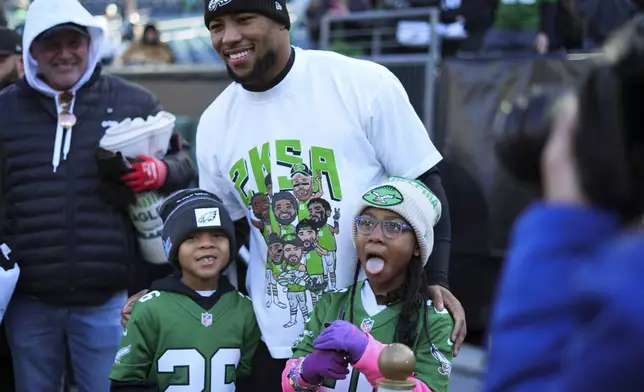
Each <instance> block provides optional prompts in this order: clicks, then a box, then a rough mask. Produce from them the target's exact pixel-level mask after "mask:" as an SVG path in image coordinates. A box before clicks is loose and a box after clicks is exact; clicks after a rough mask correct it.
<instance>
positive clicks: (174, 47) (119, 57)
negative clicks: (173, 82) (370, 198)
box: [0, 0, 644, 66]
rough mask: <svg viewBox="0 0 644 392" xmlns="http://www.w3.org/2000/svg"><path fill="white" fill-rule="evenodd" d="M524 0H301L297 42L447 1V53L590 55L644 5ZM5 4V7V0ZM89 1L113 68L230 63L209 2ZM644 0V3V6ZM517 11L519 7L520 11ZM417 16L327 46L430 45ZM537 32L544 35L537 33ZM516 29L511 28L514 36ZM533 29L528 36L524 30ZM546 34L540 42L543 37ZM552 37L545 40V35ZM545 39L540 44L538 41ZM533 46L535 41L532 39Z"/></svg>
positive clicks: (18, 12)
mask: <svg viewBox="0 0 644 392" xmlns="http://www.w3.org/2000/svg"><path fill="white" fill-rule="evenodd" d="M516 2H517V0H291V1H289V2H288V10H289V13H290V15H291V24H292V28H291V40H292V42H293V44H294V45H295V46H299V47H302V48H317V47H319V46H320V39H321V38H322V37H321V34H320V30H321V25H322V23H323V19H324V16H326V15H329V14H331V15H333V16H334V17H339V18H342V17H346V16H347V15H349V14H351V13H355V12H363V11H373V10H409V9H420V8H424V7H440V9H441V15H440V22H441V23H440V25H439V26H438V30H437V31H438V33H439V34H440V35H441V36H442V38H443V45H442V50H441V51H442V55H443V56H445V57H449V56H472V55H473V54H474V55H491V54H494V53H495V52H497V51H498V50H502V52H503V53H506V52H522V51H524V49H525V48H526V45H527V46H528V47H529V49H532V48H534V49H535V50H536V51H537V52H538V53H562V52H575V51H577V52H579V51H589V50H592V49H593V48H596V47H597V46H598V45H600V44H601V43H602V42H603V40H604V39H605V38H606V37H607V35H608V34H609V33H610V32H611V31H612V30H614V29H615V28H616V27H617V26H619V25H621V24H623V23H624V22H625V21H626V20H628V19H630V18H631V17H632V16H633V15H634V14H635V13H637V12H638V10H639V9H640V6H641V5H640V2H641V0H534V1H533V2H532V3H533V4H531V2H530V1H527V2H520V3H521V4H525V6H524V7H526V10H522V11H521V12H531V11H528V10H527V8H530V7H531V6H533V5H534V4H536V5H537V6H540V7H534V8H538V9H539V11H538V14H536V15H534V16H533V17H528V18H526V17H525V14H520V15H517V13H516V12H514V11H512V12H507V11H506V10H507V9H509V8H510V7H505V6H506V5H513V4H514V3H516ZM3 3H4V4H3ZM29 3H30V2H29V0H5V1H0V4H2V10H3V11H4V15H1V14H0V25H5V26H8V27H10V28H13V29H16V30H17V31H18V32H20V31H21V28H22V25H23V23H24V18H25V13H26V9H27V7H28V6H29ZM82 3H83V4H84V5H85V6H86V7H87V9H88V10H90V12H92V14H94V15H95V16H96V18H97V19H98V20H100V21H101V23H102V24H103V25H104V26H105V28H106V31H107V32H108V36H109V39H108V40H107V42H106V44H105V48H104V52H103V62H104V64H106V65H114V66H129V65H141V64H169V63H173V64H183V65H199V64H206V65H212V64H216V63H219V64H220V63H221V62H220V59H219V58H218V56H217V55H216V53H215V52H214V50H213V49H212V47H211V44H210V39H209V35H208V31H207V29H205V28H204V26H203V19H202V4H201V1H200V0H116V1H114V0H86V1H82ZM643 3H644V2H643ZM513 8H516V7H513ZM403 19H409V20H404V21H403V20H396V19H395V18H392V19H390V20H385V21H380V22H376V21H373V20H366V21H360V20H351V19H345V20H340V21H339V22H338V23H334V24H333V25H332V26H331V35H330V37H329V38H328V41H329V42H328V43H327V45H326V46H325V47H326V48H329V49H332V50H335V51H338V52H342V53H344V54H349V55H370V54H373V53H372V51H373V43H372V41H373V35H374V31H376V30H377V31H378V36H379V43H378V46H379V50H381V52H382V53H388V54H390V53H396V54H400V53H414V52H423V51H426V50H427V49H426V43H427V41H428V35H429V23H427V22H426V21H427V15H426V14H422V13H420V12H419V15H418V16H417V17H406V18H403ZM535 29H536V31H535ZM508 32H511V34H507V33H508ZM524 33H525V34H524ZM537 34H539V35H538V36H537V37H538V38H539V39H536V40H535V35H537ZM544 38H545V40H544ZM537 41H538V42H537ZM526 42H527V44H526Z"/></svg>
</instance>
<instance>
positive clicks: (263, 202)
mask: <svg viewBox="0 0 644 392" xmlns="http://www.w3.org/2000/svg"><path fill="white" fill-rule="evenodd" d="M250 209H251V211H252V212H253V216H255V218H257V219H251V221H250V222H251V223H252V224H253V226H255V227H256V228H257V230H259V231H261V232H262V235H263V236H264V239H265V240H266V241H267V242H268V236H269V234H271V233H272V232H273V229H272V227H271V202H270V199H269V198H268V195H266V194H264V193H255V194H254V195H253V197H251V199H250Z"/></svg>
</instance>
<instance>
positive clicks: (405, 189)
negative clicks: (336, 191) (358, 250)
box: [351, 177, 442, 267]
mask: <svg viewBox="0 0 644 392" xmlns="http://www.w3.org/2000/svg"><path fill="white" fill-rule="evenodd" d="M360 202H361V203H360V205H359V206H358V212H357V213H356V216H360V215H361V214H362V213H363V212H364V210H366V209H367V208H369V207H375V208H381V209H384V210H389V211H393V212H395V213H397V214H398V215H400V216H402V217H403V219H405V220H406V221H407V222H409V224H410V225H411V227H413V228H414V232H415V233H416V240H417V241H418V247H419V248H420V257H421V261H422V263H423V267H424V266H425V264H427V260H428V259H429V255H430V254H431V253H432V249H433V248H434V226H435V225H436V223H438V221H439V220H440V218H441V212H442V206H441V202H440V201H439V200H438V197H436V195H434V194H433V193H432V191H430V190H429V188H427V186H425V184H423V183H422V182H420V181H417V180H408V179H406V178H402V177H389V178H388V179H387V180H385V181H384V182H382V183H381V184H378V185H376V186H374V187H371V188H370V189H369V190H367V192H365V194H364V195H362V198H361V199H360ZM357 233H358V231H357V227H356V221H355V219H354V221H353V224H352V230H351V238H352V239H353V245H354V246H355V244H356V236H357Z"/></svg>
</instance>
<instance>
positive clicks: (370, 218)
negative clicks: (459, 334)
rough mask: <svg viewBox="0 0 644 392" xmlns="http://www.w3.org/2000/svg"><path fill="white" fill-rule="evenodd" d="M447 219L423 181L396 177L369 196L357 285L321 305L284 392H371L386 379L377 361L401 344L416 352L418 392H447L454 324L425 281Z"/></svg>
mask: <svg viewBox="0 0 644 392" xmlns="http://www.w3.org/2000/svg"><path fill="white" fill-rule="evenodd" d="M440 215H441V204H440V202H439V201H438V199H437V198H436V196H434V194H432V192H431V191H430V190H429V189H428V188H427V187H426V186H425V185H423V184H422V183H420V182H418V181H412V180H407V179H404V178H399V177H392V178H389V179H388V180H386V181H385V182H383V183H382V184H380V185H378V186H376V187H373V188H371V189H370V190H368V191H367V192H366V193H365V194H364V195H363V196H362V199H361V204H360V208H359V209H358V211H357V214H356V217H355V221H354V224H353V233H352V234H353V241H354V244H355V246H356V251H357V254H358V260H359V262H358V263H356V270H355V275H354V283H353V285H352V286H350V287H349V288H348V289H347V290H340V291H337V292H332V293H328V294H326V295H324V296H323V297H322V298H321V299H320V300H319V301H318V302H317V304H316V305H315V308H314V310H313V314H312V316H311V318H310V320H309V321H308V322H307V323H306V325H305V328H304V333H303V334H302V335H301V336H300V337H299V338H298V340H297V341H296V344H295V346H294V354H293V357H292V359H290V360H289V361H288V362H287V364H286V368H285V369H284V372H283V374H282V389H283V390H284V391H289V392H290V391H346V392H371V391H372V390H373V388H375V387H377V384H376V380H378V379H380V378H382V377H383V376H382V374H381V373H380V371H379V369H378V356H379V354H380V352H381V351H382V350H383V349H384V348H385V347H386V346H387V345H388V344H391V343H394V342H397V343H403V344H405V345H407V346H408V347H410V348H411V349H412V350H413V351H414V354H415V356H416V368H415V371H414V373H413V375H410V380H411V381H413V382H414V383H415V388H414V389H413V391H414V392H425V391H440V392H444V391H448V389H449V388H448V386H449V374H450V371H451V367H452V366H451V360H452V347H451V342H450V333H451V330H452V327H453V321H452V318H451V316H450V315H449V314H448V313H447V311H438V310H436V309H435V308H434V307H433V305H432V302H431V301H430V300H429V295H428V290H427V284H426V282H425V281H424V274H423V267H424V265H425V263H427V260H428V258H429V255H430V254H431V252H432V247H433V243H434V231H433V227H434V225H435V224H436V223H437V222H438V220H439V219H440ZM361 270H364V273H365V275H366V279H365V280H360V279H359V278H360V271H361Z"/></svg>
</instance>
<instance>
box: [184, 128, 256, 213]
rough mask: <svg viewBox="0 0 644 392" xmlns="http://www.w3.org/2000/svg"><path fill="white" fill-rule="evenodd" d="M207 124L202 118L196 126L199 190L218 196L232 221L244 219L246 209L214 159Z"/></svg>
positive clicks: (210, 131)
mask: <svg viewBox="0 0 644 392" xmlns="http://www.w3.org/2000/svg"><path fill="white" fill-rule="evenodd" d="M208 123H211V122H209V121H206V120H204V116H202V118H201V120H199V125H198V126H197V136H196V142H195V144H196V148H197V154H196V155H197V167H198V169H199V188H201V189H203V190H205V191H208V192H212V193H214V194H215V195H217V196H219V197H220V198H221V200H222V201H223V202H224V206H226V209H227V210H228V213H229V214H230V217H231V219H232V220H234V221H235V220H238V219H242V218H245V217H246V209H245V208H244V206H243V205H242V204H241V201H240V200H239V199H238V198H237V197H235V194H234V193H233V188H232V186H231V185H230V180H229V179H228V178H227V177H225V176H224V175H223V174H222V172H221V168H220V167H219V164H218V161H217V159H216V158H215V151H214V150H213V149H212V147H213V143H212V142H209V140H213V139H214V138H213V137H212V130H211V129H208V128H207V126H206V125H205V124H208ZM211 124H212V123H211Z"/></svg>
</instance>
